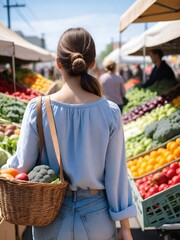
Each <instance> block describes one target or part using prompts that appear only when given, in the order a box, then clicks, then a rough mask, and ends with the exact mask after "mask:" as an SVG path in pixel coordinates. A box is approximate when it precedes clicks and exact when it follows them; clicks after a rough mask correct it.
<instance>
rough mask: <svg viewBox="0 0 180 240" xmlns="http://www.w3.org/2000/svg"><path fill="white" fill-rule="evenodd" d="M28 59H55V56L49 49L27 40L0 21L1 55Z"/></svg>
mask: <svg viewBox="0 0 180 240" xmlns="http://www.w3.org/2000/svg"><path fill="white" fill-rule="evenodd" d="M13 55H14V57H15V58H18V59H22V60H26V61H53V60H54V57H53V56H52V54H51V53H50V52H48V51H46V50H45V49H43V48H40V47H38V46H36V45H33V44H32V43H30V42H28V41H26V40H25V39H23V38H22V37H20V36H19V35H18V34H16V33H15V32H13V31H11V30H10V29H8V28H7V27H5V26H4V25H3V24H1V23H0V56H6V57H11V56H13Z"/></svg>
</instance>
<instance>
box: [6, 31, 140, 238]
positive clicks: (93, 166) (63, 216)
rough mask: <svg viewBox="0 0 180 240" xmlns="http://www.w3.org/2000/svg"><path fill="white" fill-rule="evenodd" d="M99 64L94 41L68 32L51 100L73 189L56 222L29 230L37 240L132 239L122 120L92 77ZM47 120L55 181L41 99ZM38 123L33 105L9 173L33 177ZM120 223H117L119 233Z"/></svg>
mask: <svg viewBox="0 0 180 240" xmlns="http://www.w3.org/2000/svg"><path fill="white" fill-rule="evenodd" d="M95 57H96V50H95V43H94V40H93V38H92V36H91V35H90V34H89V33H88V32H87V31H86V30H85V29H83V28H70V29H68V30H67V31H65V32H64V33H63V35H62V36H61V38H60V40H59V42H58V46H57V60H56V62H57V67H58V68H59V70H60V71H61V73H62V76H63V79H64V84H63V86H62V88H61V90H59V91H58V92H56V93H54V94H51V95H50V101H51V107H52V111H53V115H54V120H55V125H56V131H57V136H58V142H59V147H60V150H61V158H62V163H63V170H64V173H65V175H66V176H67V177H68V179H69V188H68V190H67V192H66V195H65V199H64V202H63V206H62V208H61V210H60V211H59V213H58V215H57V217H56V218H55V220H54V221H53V222H52V223H51V224H49V225H47V226H41V227H36V226H33V227H32V229H33V231H32V233H33V240H48V239H49V240H50V239H52V240H53V239H54V240H55V239H56V240H70V239H72V240H75V239H76V240H85V239H86V240H88V239H89V240H90V239H93V240H108V239H111V240H117V239H120V240H132V235H131V231H130V225H129V220H128V219H129V218H131V217H134V216H136V207H135V205H134V203H133V200H132V192H131V188H130V184H129V182H128V174H127V166H126V157H125V142H124V132H123V125H122V120H121V114H120V110H119V107H118V106H117V105H116V104H115V103H113V102H111V101H108V100H106V99H104V98H103V97H102V91H101V87H100V84H99V82H98V80H97V79H95V78H94V77H93V76H92V75H90V74H89V71H90V70H91V69H92V68H93V66H94V65H95ZM114 79H115V81H116V77H115V78H114ZM118 79H120V78H119V77H118ZM118 87H119V85H118ZM119 89H120V88H119ZM119 93H120V90H119ZM42 116H43V119H42V122H43V130H44V147H43V152H42V156H43V164H45V165H49V166H50V168H51V169H53V170H54V171H55V172H56V173H57V174H58V173H59V167H58V163H57V159H56V155H55V152H54V149H53V147H52V140H51V136H50V130H49V124H48V120H47V114H46V110H45V103H44V97H43V99H42ZM36 121H37V120H36V99H32V100H31V101H30V102H29V104H28V106H27V109H26V112H25V114H24V118H23V122H22V128H21V133H20V137H19V141H18V146H17V152H16V154H15V155H14V156H12V157H11V158H10V159H8V161H7V164H6V166H3V167H4V168H5V167H6V168H7V167H14V168H16V169H18V170H19V171H20V172H27V173H28V172H29V171H30V170H31V169H32V168H33V167H34V166H35V164H36V159H37V157H38V154H39V137H38V133H37V123H36ZM115 221H120V225H121V229H120V231H119V233H117V229H116V224H115ZM118 237H119V238H118Z"/></svg>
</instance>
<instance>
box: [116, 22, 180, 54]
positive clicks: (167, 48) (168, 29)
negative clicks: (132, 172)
mask: <svg viewBox="0 0 180 240" xmlns="http://www.w3.org/2000/svg"><path fill="white" fill-rule="evenodd" d="M144 46H145V47H146V49H147V50H150V49H152V48H161V49H162V50H163V52H164V54H165V55H173V54H180V20H177V21H169V22H160V23H157V24H156V25H155V26H153V27H151V28H149V29H148V30H146V31H145V32H144V33H142V34H141V35H140V36H139V37H136V38H133V39H132V40H130V41H129V42H127V43H125V44H124V45H123V46H122V48H121V55H122V56H124V55H129V54H133V55H143V47H144Z"/></svg>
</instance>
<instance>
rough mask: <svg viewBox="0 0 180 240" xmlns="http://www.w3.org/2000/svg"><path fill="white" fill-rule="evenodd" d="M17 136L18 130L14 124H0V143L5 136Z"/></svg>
mask: <svg viewBox="0 0 180 240" xmlns="http://www.w3.org/2000/svg"><path fill="white" fill-rule="evenodd" d="M14 134H15V135H19V134H20V128H19V127H17V126H16V125H14V124H11V123H9V124H6V125H5V124H1V123H0V142H2V141H3V140H4V137H5V136H11V135H14Z"/></svg>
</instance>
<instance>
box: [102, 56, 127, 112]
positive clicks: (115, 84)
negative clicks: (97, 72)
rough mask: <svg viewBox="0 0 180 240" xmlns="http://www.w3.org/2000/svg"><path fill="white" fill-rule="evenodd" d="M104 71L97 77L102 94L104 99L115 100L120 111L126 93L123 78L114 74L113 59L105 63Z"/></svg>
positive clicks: (114, 64) (114, 65)
mask: <svg viewBox="0 0 180 240" xmlns="http://www.w3.org/2000/svg"><path fill="white" fill-rule="evenodd" d="M105 71H106V72H105V73H104V74H102V75H101V76H100V78H99V80H100V84H101V85H102V90H103V94H104V96H105V97H106V99H108V100H110V101H112V102H115V103H116V104H117V105H118V106H119V108H120V110H121V112H122V110H123V104H124V101H123V99H124V97H125V93H126V91H125V88H124V79H123V78H122V76H121V75H118V74H116V63H115V62H114V61H111V60H110V61H108V62H107V63H106V64H105Z"/></svg>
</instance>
